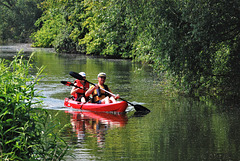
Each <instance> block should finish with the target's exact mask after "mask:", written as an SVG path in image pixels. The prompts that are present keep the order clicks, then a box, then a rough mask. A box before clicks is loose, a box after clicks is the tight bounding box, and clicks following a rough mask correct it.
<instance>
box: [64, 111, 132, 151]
mask: <svg viewBox="0 0 240 161" xmlns="http://www.w3.org/2000/svg"><path fill="white" fill-rule="evenodd" d="M65 113H69V114H70V122H71V125H72V130H73V132H75V133H76V137H77V139H78V142H80V143H81V142H84V140H85V138H86V134H88V135H89V134H90V135H91V136H92V137H96V141H97V144H98V146H99V147H104V143H105V135H106V134H107V130H109V129H114V128H119V127H124V126H125V125H126V124H127V121H128V118H127V116H126V114H111V113H103V112H83V111H65Z"/></svg>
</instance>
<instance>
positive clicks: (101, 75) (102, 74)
mask: <svg viewBox="0 0 240 161" xmlns="http://www.w3.org/2000/svg"><path fill="white" fill-rule="evenodd" d="M98 77H107V75H106V73H103V72H101V73H99V74H98Z"/></svg>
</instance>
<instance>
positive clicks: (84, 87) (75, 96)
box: [73, 79, 89, 99]
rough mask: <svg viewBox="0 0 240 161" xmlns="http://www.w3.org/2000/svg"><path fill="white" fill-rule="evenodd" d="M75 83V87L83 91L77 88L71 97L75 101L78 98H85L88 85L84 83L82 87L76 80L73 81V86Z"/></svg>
mask: <svg viewBox="0 0 240 161" xmlns="http://www.w3.org/2000/svg"><path fill="white" fill-rule="evenodd" d="M75 83H77V84H76V86H78V87H81V88H83V89H79V88H78V91H77V92H76V93H74V94H73V97H74V98H75V99H77V98H79V97H80V96H84V97H85V92H86V91H87V90H88V89H89V83H88V82H86V83H85V86H83V85H82V83H81V82H80V80H78V79H77V80H75V81H74V84H75Z"/></svg>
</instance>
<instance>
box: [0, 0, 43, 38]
mask: <svg viewBox="0 0 240 161" xmlns="http://www.w3.org/2000/svg"><path fill="white" fill-rule="evenodd" d="M41 1H42V0H1V1H0V19H1V24H0V41H2V42H7V41H9V40H11V41H16V42H27V41H29V36H30V34H31V33H32V32H33V31H35V30H36V28H35V27H34V23H35V21H36V20H37V19H38V18H39V17H40V16H41V14H42V11H41V9H39V8H38V7H37V5H38V3H40V2H41Z"/></svg>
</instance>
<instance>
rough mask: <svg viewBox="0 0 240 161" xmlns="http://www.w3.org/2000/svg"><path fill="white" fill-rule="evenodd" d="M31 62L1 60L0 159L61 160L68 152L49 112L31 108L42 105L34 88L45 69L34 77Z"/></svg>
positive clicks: (18, 57)
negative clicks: (56, 132)
mask: <svg viewBox="0 0 240 161" xmlns="http://www.w3.org/2000/svg"><path fill="white" fill-rule="evenodd" d="M31 59H32V56H31V57H30V58H29V60H28V61H27V60H24V59H23V56H20V55H18V56H16V57H15V58H14V60H13V61H12V62H10V61H7V60H4V59H0V77H1V79H0V109H1V110H0V160H35V159H44V160H47V159H51V160H52V159H56V160H60V158H62V157H63V155H64V154H65V152H66V147H67V146H66V144H65V143H64V141H63V140H61V139H60V138H59V137H58V135H56V134H54V133H53V127H54V126H56V125H54V124H53V122H52V121H51V120H49V118H50V117H49V114H48V113H47V111H45V110H43V109H40V108H32V107H33V106H36V105H39V104H40V103H41V100H40V99H39V98H40V96H38V95H37V94H36V89H35V88H34V86H35V85H36V84H37V83H38V81H39V80H40V78H39V75H40V74H41V72H42V70H43V68H39V69H38V72H37V73H36V76H33V75H32V74H31V73H30V71H31V69H32V68H33V66H32V64H31V62H30V61H31ZM37 98H38V99H37Z"/></svg>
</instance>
